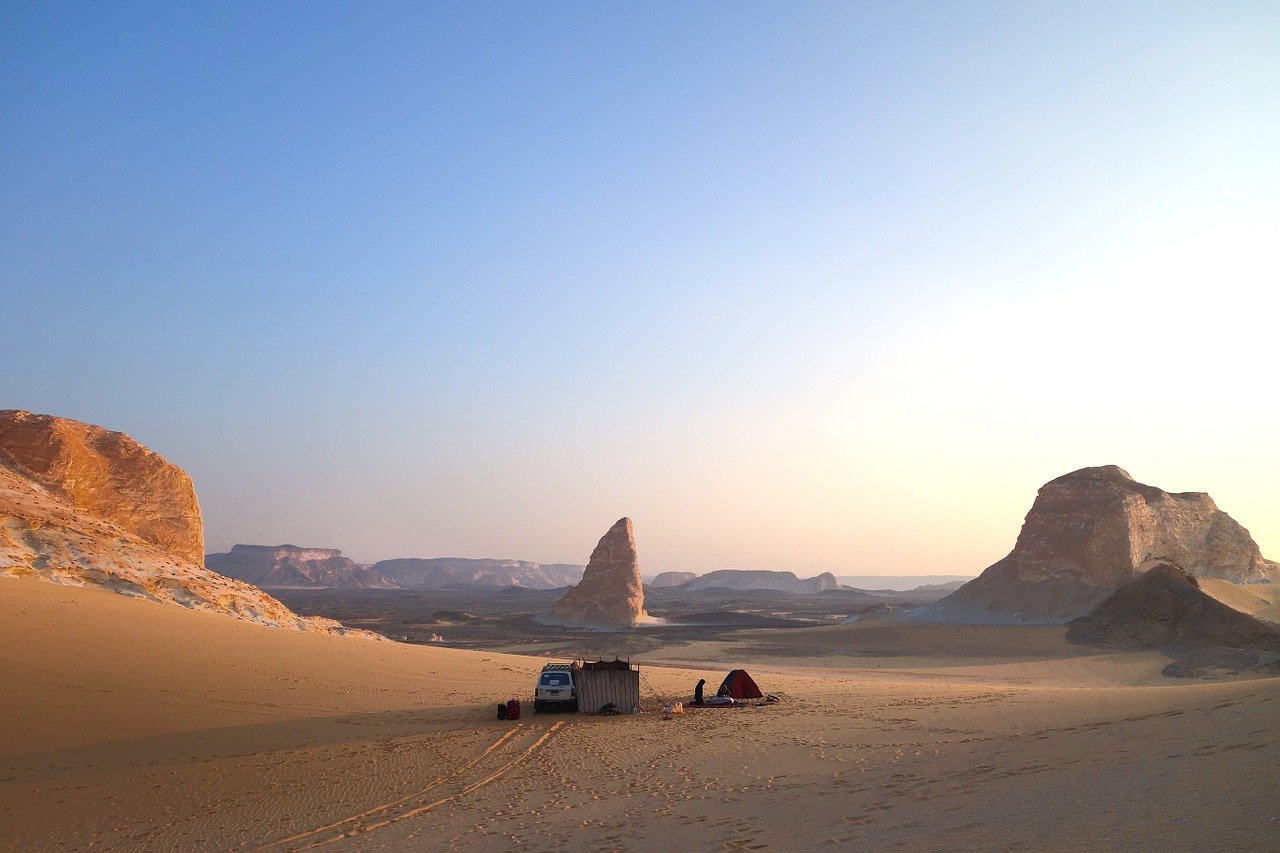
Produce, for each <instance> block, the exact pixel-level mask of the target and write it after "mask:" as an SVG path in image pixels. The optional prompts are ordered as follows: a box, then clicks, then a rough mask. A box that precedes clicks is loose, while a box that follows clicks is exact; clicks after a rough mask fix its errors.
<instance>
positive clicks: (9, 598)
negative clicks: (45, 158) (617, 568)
mask: <svg viewBox="0 0 1280 853" xmlns="http://www.w3.org/2000/svg"><path fill="white" fill-rule="evenodd" d="M0 594H2V595H3V596H4V602H5V605H4V607H3V609H2V610H0V613H2V615H0V626H2V627H3V636H4V637H5V638H6V640H5V644H4V646H3V648H2V650H0V701H2V702H3V707H4V709H5V711H4V713H5V725H4V727H3V730H2V731H3V734H2V735H0V786H2V787H0V792H2V795H0V847H3V848H4V849H24V850H32V849H36V850H39V849H53V848H59V847H62V848H66V847H72V848H83V847H87V846H89V845H91V844H92V845H94V846H95V848H101V849H108V850H111V849H172V848H182V849H217V850H223V849H239V848H250V849H280V850H286V849H305V848H309V847H311V846H326V847H329V848H330V849H366V848H384V849H402V848H406V847H413V848H418V849H449V848H451V847H455V846H462V847H471V848H483V849H507V848H510V849H521V850H526V849H527V850H555V849H562V848H563V847H564V846H565V845H568V844H572V845H574V846H575V847H582V846H586V847H588V848H589V849H649V848H652V847H654V846H655V845H662V846H663V847H671V846H682V847H684V846H694V847H700V848H706V847H710V848H715V849H733V848H745V849H763V848H764V847H774V848H780V849H795V848H796V847H808V846H824V845H842V846H844V845H851V846H855V847H864V848H866V847H877V848H878V847H902V848H904V849H930V850H932V849H959V848H973V847H980V848H990V847H1003V848H1019V847H1023V848H1025V847H1030V848H1052V849H1080V848H1081V847H1093V848H1098V847H1113V846H1123V847H1132V848H1144V849H1145V848H1150V847H1161V848H1167V849H1204V848H1206V847H1213V848H1217V849H1276V848H1277V846H1280V821H1277V818H1280V806H1277V805H1276V801H1275V796H1274V792H1275V790H1276V783H1277V781H1280V770H1278V769H1277V768H1278V767H1280V764H1278V762H1277V758H1278V757H1280V727H1278V726H1277V725H1276V720H1277V719H1280V701H1277V700H1280V681H1277V680H1275V679H1265V680H1244V681H1231V682H1192V681H1175V680H1170V679H1165V678H1163V677H1161V676H1160V675H1159V669H1160V667H1161V666H1162V665H1163V664H1164V663H1165V662H1166V659H1164V658H1163V657H1162V656H1160V655H1156V654H1127V653H1126V654H1112V653H1107V654H1099V653H1096V652H1089V653H1084V652H1082V650H1080V649H1079V648H1077V647H1071V646H1068V645H1067V644H1065V643H1063V642H1062V641H1061V637H1060V635H1057V634H1054V633H1051V632H1052V631H1054V630H1057V629H1049V631H1046V632H1041V633H1035V632H1032V633H1029V634H1024V635H1019V634H1007V633H1006V634H1002V633H999V631H997V633H991V634H983V633H982V632H977V633H974V632H972V631H968V632H957V633H955V634H954V636H952V637H951V638H950V641H949V640H948V637H947V636H945V635H944V632H945V629H943V628H941V627H940V626H928V627H929V629H930V630H931V631H932V632H933V633H931V634H925V633H922V634H914V635H912V636H913V637H914V638H915V639H914V640H912V642H914V643H915V644H916V645H915V646H914V647H908V648H906V649H905V650H906V651H909V652H910V654H909V655H903V654H902V652H903V651H904V648H903V647H902V645H901V642H900V641H901V638H895V637H894V636H891V635H888V634H884V635H882V636H879V639H875V636H876V635H868V634H865V633H864V634H862V635H858V634H856V633H854V632H851V631H848V630H844V631H841V630H839V629H830V630H825V629H824V631H822V632H813V631H809V632H804V631H795V632H790V631H773V632H761V635H762V637H763V636H766V635H767V636H768V637H769V643H771V644H772V646H773V648H772V649H771V650H769V649H763V648H762V649H761V652H762V653H761V654H760V655H759V657H758V658H757V659H750V660H747V659H742V658H740V657H733V658H730V659H728V660H724V659H718V657H719V655H720V654H722V653H723V654H735V655H736V654H738V653H739V652H740V649H726V648H717V647H715V645H714V644H705V645H703V646H699V645H697V644H694V645H693V646H686V647H680V648H678V649H677V648H673V649H670V650H668V652H670V653H669V654H666V653H664V654H661V655H658V656H656V657H666V658H667V659H668V661H670V660H673V659H675V658H676V657H677V653H678V654H679V656H680V658H681V659H682V660H683V661H684V663H685V664H686V668H679V667H673V666H658V665H652V666H646V667H644V669H643V673H644V679H645V680H644V685H643V686H644V688H645V690H646V693H647V695H648V697H649V701H651V702H659V701H661V700H662V699H665V698H670V697H673V696H676V695H679V694H682V693H684V692H685V691H687V690H689V689H690V688H691V687H692V684H693V681H694V680H695V679H696V678H698V677H700V676H701V677H706V678H708V680H709V681H711V682H712V684H713V685H714V683H715V679H717V678H718V677H719V676H720V675H722V674H723V672H724V670H725V669H726V668H727V666H728V664H730V663H739V664H744V665H746V666H747V667H748V668H750V669H751V670H752V672H753V674H755V676H756V679H757V681H759V682H760V683H761V686H762V687H763V688H764V689H765V690H766V691H768V692H773V693H777V694H779V695H781V697H782V700H783V701H781V702H780V703H778V704H776V705H769V706H763V707H751V708H744V709H734V710H714V711H712V710H703V711H696V712H690V713H686V714H684V715H683V716H679V717H675V718H672V719H669V720H668V719H663V718H662V716H661V715H660V714H658V713H644V714H641V715H639V716H635V717H630V716H628V717H618V718H592V717H585V716H568V715H551V716H546V717H533V716H531V715H530V716H526V718H525V719H523V720H521V721H520V722H519V723H511V722H499V721H496V720H494V719H492V713H491V710H490V706H491V705H492V704H494V703H496V701H497V700H499V699H502V698H506V697H507V696H509V695H511V694H513V693H515V694H519V695H523V694H525V693H527V692H528V691H529V686H530V684H531V677H532V675H533V673H534V672H535V671H536V670H537V669H538V668H539V666H540V663H541V661H540V660H538V659H536V658H527V657H518V656H510V655H501V654H487V653H476V652H463V651H455V650H449V649H440V648H424V647H415V646H403V645H398V644H394V643H373V642H367V641H363V640H359V639H353V638H343V637H335V636H328V635H321V634H306V633H299V632H291V631H283V630H278V629H271V628H266V627H261V626H256V625H252V624H249V623H245V622H242V621H237V620H233V619H230V618H227V617H223V616H218V615H215V614H207V613H200V612H194V611H189V610H184V609H181V608H177V607H171V606H165V605H162V604H156V603H151V602H146V601H140V600H135V599H128V598H124V597H120V596H115V595H111V594H110V593H106V592H102V591H96V590H86V589H72V588H62V587H57V586H52V585H48V584H41V583H36V582H32V581H29V580H19V579H0ZM847 627H848V628H854V627H856V626H847ZM962 630H963V629H962ZM1015 630H1016V629H1015ZM875 642H881V643H883V644H884V648H883V649H880V650H877V649H876V648H873V647H872V646H874V643H875ZM763 644H764V640H763V639H762V640H761V645H762V646H763ZM1028 644H1031V645H1030V646H1029V647H1028ZM1037 644H1038V645H1037ZM788 645H791V646H794V647H795V648H796V649H797V650H803V652H802V654H803V657H800V658H792V659H788V658H787V656H786V655H785V654H784V652H785V650H786V647H787V646H788ZM857 646H861V647H860V648H857ZM766 652H767V653H766ZM943 652H945V653H943ZM656 662H657V661H655V663H656Z"/></svg>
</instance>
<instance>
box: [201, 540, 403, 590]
mask: <svg viewBox="0 0 1280 853" xmlns="http://www.w3.org/2000/svg"><path fill="white" fill-rule="evenodd" d="M204 564H205V567H206V568H209V569H213V570H214V571H215V572H218V573H219V574H223V575H226V576H227V577H230V578H235V579H236V580H242V581H245V582H247V583H251V584H253V585H254V586H259V587H263V588H264V589H307V588H313V589H314V588H325V589H395V587H396V585H395V584H394V583H392V582H391V581H390V580H388V579H387V578H384V577H383V576H382V575H380V574H378V573H377V572H375V571H372V570H371V569H370V568H369V567H368V566H362V565H360V564H359V563H357V562H355V561H354V560H352V559H351V558H350V557H344V556H342V552H341V551H338V550H335V549H333V548H299V547H298V546H296V545H233V546H232V547H231V550H230V551H228V552H227V553H225V554H206V555H205V558H204Z"/></svg>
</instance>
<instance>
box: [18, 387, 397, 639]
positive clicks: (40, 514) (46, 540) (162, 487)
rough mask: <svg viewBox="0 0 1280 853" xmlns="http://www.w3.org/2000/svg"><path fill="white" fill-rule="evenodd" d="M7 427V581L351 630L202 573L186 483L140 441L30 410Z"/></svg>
mask: <svg viewBox="0 0 1280 853" xmlns="http://www.w3.org/2000/svg"><path fill="white" fill-rule="evenodd" d="M0 423H2V424H3V425H4V428H3V429H2V430H0V576H8V577H9V578H13V577H26V578H32V579H35V580H44V581H51V582H53V583H59V584H64V585H67V586H84V587H98V588H102V589H107V590H111V591H113V592H118V593H122V594H124V595H130V596H135V597H138V598H145V599H148V600H151V601H159V602H165V603H168V604H177V605H181V606H183V607H190V608H193V609H196V610H205V611H209V612H213V613H220V614H225V615H229V616H234V617H237V618H239V619H245V620H248V621H252V622H258V623H260V624H264V625H273V626H276V627H282V628H296V629H299V630H306V631H324V632H329V633H346V632H347V629H345V628H343V627H342V625H340V624H339V623H337V622H334V621H333V620H332V619H320V618H310V617H301V616H298V615H297V614H295V613H294V612H293V611H291V610H289V608H287V607H285V606H284V605H283V604H281V603H280V602H279V601H277V600H276V599H274V598H272V597H271V596H270V595H268V594H266V593H265V592H263V591H262V590H260V589H258V588H257V587H255V586H252V585H250V584H247V583H244V582H243V581H237V580H233V579H231V578H228V577H224V576H223V575H220V574H217V573H216V572H211V571H209V570H208V569H206V568H205V567H204V565H203V563H202V557H203V555H201V554H199V551H200V550H201V545H200V543H201V542H202V541H203V535H204V533H203V527H202V526H201V522H200V510H199V506H198V504H197V503H196V499H195V492H194V490H192V488H191V481H190V479H189V478H188V477H187V475H186V474H185V473H184V472H183V471H182V470H181V469H180V468H177V467H176V466H174V465H171V464H170V463H169V462H166V461H165V460H164V459H163V458H161V457H160V456H158V455H157V454H155V453H152V452H151V451H150V450H147V449H146V448H145V447H143V446H142V445H140V444H138V443H137V442H135V441H133V439H131V438H129V437H128V436H126V435H122V434H120V433H112V432H109V431H107V430H104V429H102V428H101V427H96V426H91V425H89V424H83V423H80V422H78V421H71V420H67V419H65V418H55V417H50V416H48V415H32V414H30V413H28V412H0ZM41 436H43V439H42V438H41ZM11 442H12V443H11ZM19 460H25V462H24V461H19ZM26 463H30V465H31V466H32V467H28V466H27V464H26ZM149 484H152V485H154V486H155V488H156V493H155V494H151V493H149V492H148V491H147V489H148V485H149ZM134 513H136V514H134ZM193 548H194V550H195V552H196V554H195V558H194V559H193V558H192V552H193ZM353 633H359V634H367V633H368V632H364V631H357V632H353ZM369 636H374V635H372V634H369Z"/></svg>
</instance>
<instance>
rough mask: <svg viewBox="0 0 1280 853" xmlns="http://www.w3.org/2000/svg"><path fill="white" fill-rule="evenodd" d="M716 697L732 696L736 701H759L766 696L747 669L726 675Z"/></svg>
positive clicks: (736, 670)
mask: <svg viewBox="0 0 1280 853" xmlns="http://www.w3.org/2000/svg"><path fill="white" fill-rule="evenodd" d="M716 695H717V696H732V697H733V698H734V699H759V698H761V697H762V696H764V694H763V693H761V692H760V688H759V687H756V683H755V681H753V680H752V678H751V676H750V675H747V671H746V670H745V669H735V670H734V671H733V672H730V673H729V674H728V675H726V676H725V677H724V681H722V682H721V683H720V689H719V690H717V691H716Z"/></svg>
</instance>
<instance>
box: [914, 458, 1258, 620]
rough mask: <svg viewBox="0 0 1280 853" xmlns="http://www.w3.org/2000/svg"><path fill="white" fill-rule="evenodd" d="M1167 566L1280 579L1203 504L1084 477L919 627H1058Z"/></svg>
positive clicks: (1104, 477) (1051, 500) (1049, 487)
mask: <svg viewBox="0 0 1280 853" xmlns="http://www.w3.org/2000/svg"><path fill="white" fill-rule="evenodd" d="M1163 562H1172V563H1175V564H1177V565H1181V566H1185V567H1186V568H1187V569H1188V570H1189V572H1190V573H1191V574H1192V575H1194V576H1196V577H1205V578H1222V579H1225V580H1230V581H1233V582H1235V583H1260V582H1267V581H1269V580H1271V579H1273V578H1274V577H1276V576H1277V574H1278V570H1280V567H1277V565H1276V564H1275V563H1273V562H1271V561H1269V560H1265V559H1263V557H1262V555H1261V554H1260V553H1259V551H1258V546H1257V544H1256V543H1254V541H1253V539H1252V537H1250V536H1249V531H1247V530H1245V529H1244V528H1243V527H1241V526H1240V525H1239V524H1237V523H1236V522H1235V520H1234V519H1232V518H1231V517H1230V516H1229V515H1227V514H1226V513H1224V512H1222V511H1221V510H1219V509H1218V508H1217V506H1216V505H1214V503H1213V500H1212V499H1211V498H1210V497H1209V496H1208V495H1207V494H1204V493H1201V492H1187V493H1181V494H1170V493H1169V492H1165V491H1163V490H1161V489H1157V488H1155V487H1153V486H1147V485H1143V484H1142V483H1138V482H1135V481H1134V479H1133V478H1132V477H1130V476H1129V474H1128V473H1126V472H1125V471H1123V470H1122V469H1120V468H1117V467H1115V466H1114V465H1108V466H1104V467H1100V468H1084V469H1082V470H1079V471H1074V472H1072V473H1070V474H1067V475H1065V476H1062V477H1058V478H1057V479H1056V480H1052V481H1050V482H1049V483H1047V484H1045V486H1044V487H1043V488H1041V489H1040V492H1039V494H1038V495H1037V496H1036V500H1035V503H1034V504H1033V505H1032V507H1031V511H1030V512H1029V513H1028V514H1027V517H1026V520H1025V522H1024V523H1023V525H1022V532H1021V533H1020V534H1019V535H1018V541H1017V543H1016V544H1015V545H1014V548H1013V551H1012V552H1010V554H1009V556H1007V557H1005V558H1004V559H1003V560H1001V561H1000V562H998V563H996V564H995V565H993V566H991V567H989V568H988V569H987V570H986V571H984V572H983V573H982V574H981V575H980V576H979V577H977V578H975V579H974V580H972V581H970V582H969V583H967V584H965V585H964V586H962V587H961V588H960V589H959V590H957V591H956V592H955V593H953V594H952V595H950V596H948V597H947V598H945V599H943V600H942V601H939V602H938V603H937V604H934V605H932V606H930V607H928V608H925V609H924V610H922V611H920V612H919V613H918V614H917V617H918V618H921V619H926V620H929V621H936V622H962V623H986V624H1061V623H1064V622H1068V621H1070V620H1071V619H1074V618H1076V617H1078V616H1082V615H1084V614H1086V613H1088V612H1090V611H1091V610H1092V609H1093V608H1094V607H1095V606H1097V605H1098V604H1099V603H1100V602H1102V601H1103V600H1104V599H1105V598H1107V597H1108V596H1109V595H1110V594H1111V592H1112V591H1114V590H1115V589H1116V588H1118V587H1120V586H1122V585H1123V584H1125V583H1128V582H1129V581H1130V580H1132V579H1133V578H1134V577H1136V576H1138V575H1140V574H1142V573H1143V572H1145V571H1146V570H1147V569H1149V568H1150V567H1152V566H1154V565H1157V564H1159V563H1163Z"/></svg>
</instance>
